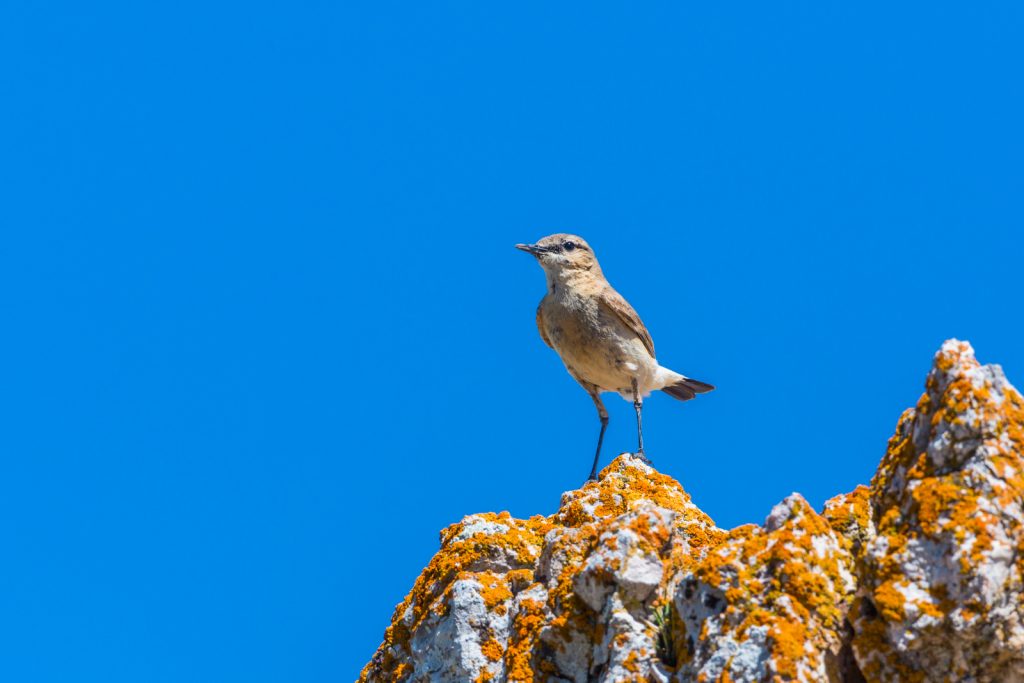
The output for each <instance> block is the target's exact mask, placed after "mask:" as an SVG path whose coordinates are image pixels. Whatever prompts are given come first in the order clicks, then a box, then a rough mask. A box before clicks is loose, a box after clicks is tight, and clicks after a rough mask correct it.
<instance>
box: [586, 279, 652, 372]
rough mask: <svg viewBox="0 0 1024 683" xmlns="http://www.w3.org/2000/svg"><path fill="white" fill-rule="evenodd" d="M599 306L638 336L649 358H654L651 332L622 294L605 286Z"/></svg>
mask: <svg viewBox="0 0 1024 683" xmlns="http://www.w3.org/2000/svg"><path fill="white" fill-rule="evenodd" d="M599 301H600V302H601V306H602V307H603V308H605V309H607V310H608V311H610V312H611V313H612V314H613V315H614V316H615V317H617V318H618V319H619V320H621V321H622V324H623V325H625V326H626V327H627V328H628V329H629V330H630V331H631V332H632V333H633V334H635V335H636V336H637V337H639V338H640V341H642V342H643V343H644V346H646V347H647V350H648V351H650V353H651V358H654V340H653V339H651V333H650V332H648V331H647V328H646V327H644V323H643V321H642V320H640V316H639V315H637V313H636V311H634V310H633V307H632V306H630V305H629V302H627V301H626V300H625V299H623V298H622V295H621V294H619V293H618V292H616V291H615V290H614V289H612V288H611V287H608V288H606V289H605V290H604V291H603V292H601V294H600V296H599Z"/></svg>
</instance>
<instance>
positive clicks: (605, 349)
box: [544, 300, 658, 394]
mask: <svg viewBox="0 0 1024 683" xmlns="http://www.w3.org/2000/svg"><path fill="white" fill-rule="evenodd" d="M544 327H545V331H546V332H547V335H548V338H549V339H550V340H551V345H552V346H554V348H555V350H556V351H557V352H558V355H559V356H561V358H562V362H563V363H565V367H566V368H567V369H568V370H569V372H570V373H571V374H572V375H574V376H575V377H577V378H579V379H581V380H583V381H584V382H587V383H589V384H593V385H596V386H597V387H598V388H600V389H602V390H604V391H616V392H625V393H627V394H628V393H629V392H631V390H632V389H631V385H632V382H633V379H636V380H637V384H638V385H639V387H640V389H641V393H645V394H646V393H647V391H649V388H648V387H649V385H650V384H651V382H652V380H653V378H654V373H655V371H656V370H657V368H658V364H657V362H656V361H655V360H654V359H653V358H651V356H650V354H649V353H648V352H647V348H646V347H645V346H644V344H643V342H642V341H641V340H640V339H639V338H638V337H637V336H636V335H635V334H633V332H632V331H630V330H629V329H628V328H627V327H626V326H625V325H623V324H622V322H621V321H620V320H619V319H618V318H616V317H615V316H613V315H610V314H608V313H607V312H606V311H604V310H602V309H601V308H600V307H599V305H598V304H597V303H596V302H595V301H580V300H570V301H568V302H566V301H557V300H549V301H547V302H545V304H544Z"/></svg>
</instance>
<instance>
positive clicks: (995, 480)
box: [360, 340, 1024, 683]
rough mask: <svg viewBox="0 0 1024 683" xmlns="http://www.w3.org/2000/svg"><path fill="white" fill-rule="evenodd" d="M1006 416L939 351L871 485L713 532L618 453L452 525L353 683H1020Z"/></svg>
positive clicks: (1019, 606) (969, 371) (1012, 475)
mask: <svg viewBox="0 0 1024 683" xmlns="http://www.w3.org/2000/svg"><path fill="white" fill-rule="evenodd" d="M1022 506H1024V400H1022V399H1021V396H1020V394H1019V393H1018V392H1017V391H1016V390H1015V389H1014V388H1013V387H1012V386H1010V384H1009V383H1008V382H1007V381H1006V379H1005V377H1004V376H1003V373H1002V371H1001V370H1000V369H999V368H998V366H981V365H979V364H978V363H977V361H976V360H975V359H974V355H973V351H972V350H971V348H970V346H969V345H968V344H966V343H963V342H957V341H955V340H952V341H949V342H946V344H944V345H943V347H942V349H941V350H940V351H939V353H938V354H937V355H936V358H935V364H934V367H933V369H932V371H931V373H930V374H929V376H928V380H927V384H926V393H925V394H924V396H922V398H921V400H920V401H919V402H918V405H917V407H916V408H915V409H912V410H908V411H907V412H906V413H905V414H904V415H903V417H902V418H901V419H900V421H899V424H898V426H897V429H896V434H895V436H894V437H893V438H892V439H891V440H890V443H889V448H888V451H887V452H886V454H885V457H884V458H883V460H882V463H881V465H880V466H879V469H878V472H877V474H876V475H875V477H874V479H873V480H872V482H871V486H870V487H868V486H859V487H857V488H856V489H855V490H854V491H852V492H851V493H848V494H844V495H840V496H836V497H835V498H833V499H831V500H829V501H828V502H827V503H826V504H825V506H824V509H823V510H822V511H821V512H820V513H818V512H815V511H814V510H813V509H812V508H811V506H810V505H809V504H808V503H807V501H805V500H804V499H803V498H802V497H800V496H799V495H798V494H793V495H791V496H789V497H788V498H786V499H785V500H784V501H782V502H781V503H779V504H778V505H776V506H775V507H774V508H773V509H772V510H771V512H770V513H769V515H768V516H767V518H766V519H765V522H764V524H763V525H761V526H756V525H745V526H741V527H738V528H736V529H733V530H731V531H728V532H726V531H723V530H721V529H719V528H717V527H716V526H715V525H714V523H713V522H712V521H711V519H710V518H709V517H708V516H707V515H706V514H704V513H703V512H701V511H700V510H699V509H698V508H697V507H696V506H695V505H693V503H692V502H691V501H690V497H689V495H687V493H686V492H685V491H684V490H683V488H682V487H681V486H680V485H679V483H678V482H676V481H675V480H674V479H672V478H670V477H667V476H665V475H663V474H660V473H659V472H657V471H655V470H653V469H652V468H651V467H649V466H648V465H646V464H644V463H643V462H641V461H640V460H638V459H637V458H635V457H633V456H631V455H629V454H623V455H621V456H619V457H618V458H616V459H615V460H614V461H613V462H612V463H611V464H610V465H609V466H608V467H607V468H605V469H604V470H603V471H602V472H601V473H600V477H599V480H598V481H596V482H588V483H587V484H586V485H585V486H583V487H582V488H581V489H579V490H576V491H569V492H567V493H565V494H563V496H562V500H561V505H560V507H559V510H558V511H557V512H556V513H555V514H553V515H551V516H550V517H540V516H537V517H532V518H530V519H528V520H517V519H514V518H512V517H511V516H509V515H508V513H501V514H493V513H487V514H480V515H470V516H468V517H466V518H465V519H463V520H462V521H461V522H460V523H458V524H454V525H452V526H451V527H449V528H448V529H446V530H445V531H443V532H442V534H441V549H440V550H439V551H438V553H437V555H435V556H434V558H433V559H432V560H431V561H430V563H429V564H428V565H427V567H426V568H425V569H424V570H423V573H422V574H421V575H420V577H419V578H418V579H417V580H416V582H415V584H414V585H413V588H412V591H411V592H410V593H409V595H408V596H407V597H406V599H405V600H404V601H403V602H402V604H401V605H399V606H398V608H397V609H396V610H395V614H394V617H393V618H392V622H391V625H390V626H389V627H388V629H387V631H386V632H385V636H384V642H383V643H382V645H381V646H380V648H379V649H378V650H377V652H376V654H374V656H373V658H372V659H371V660H370V662H369V663H368V664H367V665H366V667H365V668H364V669H363V672H362V674H361V676H360V681H366V682H371V681H467V682H483V681H509V682H519V681H538V682H539V681H571V682H573V683H577V682H578V683H587V682H590V681H598V682H613V681H664V682H666V683H667V682H669V681H677V682H683V681H735V682H739V681H837V682H838V681H843V682H859V681H865V680H867V681H976V682H978V683H982V682H988V681H993V682H994V681H1008V682H1013V681H1024V627H1022V624H1021V616H1022V610H1024V602H1022V595H1021V591H1022V573H1024V564H1022V563H1024V552H1022V551H1024V526H1022V521H1024V508H1022Z"/></svg>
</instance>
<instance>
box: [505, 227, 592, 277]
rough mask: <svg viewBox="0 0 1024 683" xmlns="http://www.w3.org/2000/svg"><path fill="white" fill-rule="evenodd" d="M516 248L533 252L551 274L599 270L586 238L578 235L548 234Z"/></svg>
mask: <svg viewBox="0 0 1024 683" xmlns="http://www.w3.org/2000/svg"><path fill="white" fill-rule="evenodd" d="M516 249H522V250H523V251H525V252H527V253H529V254H533V255H534V256H535V257H536V258H537V262H538V263H540V265H541V267H542V268H543V269H544V270H545V271H546V272H547V273H549V274H551V275H555V276H557V275H563V274H569V273H574V272H580V271H588V270H594V271H596V272H597V273H600V272H601V271H600V268H599V267H598V265H597V258H596V257H595V256H594V251H593V250H592V249H591V248H590V245H589V244H587V242H586V240H584V239H583V238H582V237H579V236H578V235H568V234H566V233H558V234H557V235H548V236H547V237H545V238H544V239H541V240H538V241H537V242H535V243H534V244H517V245H516Z"/></svg>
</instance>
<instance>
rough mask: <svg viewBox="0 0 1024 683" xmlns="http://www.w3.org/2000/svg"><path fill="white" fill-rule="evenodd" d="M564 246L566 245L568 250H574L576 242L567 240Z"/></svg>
mask: <svg viewBox="0 0 1024 683" xmlns="http://www.w3.org/2000/svg"><path fill="white" fill-rule="evenodd" d="M562 246H563V247H565V250H566V251H572V250H573V249H575V248H576V243H575V242H566V243H565V244H563V245H562Z"/></svg>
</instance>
